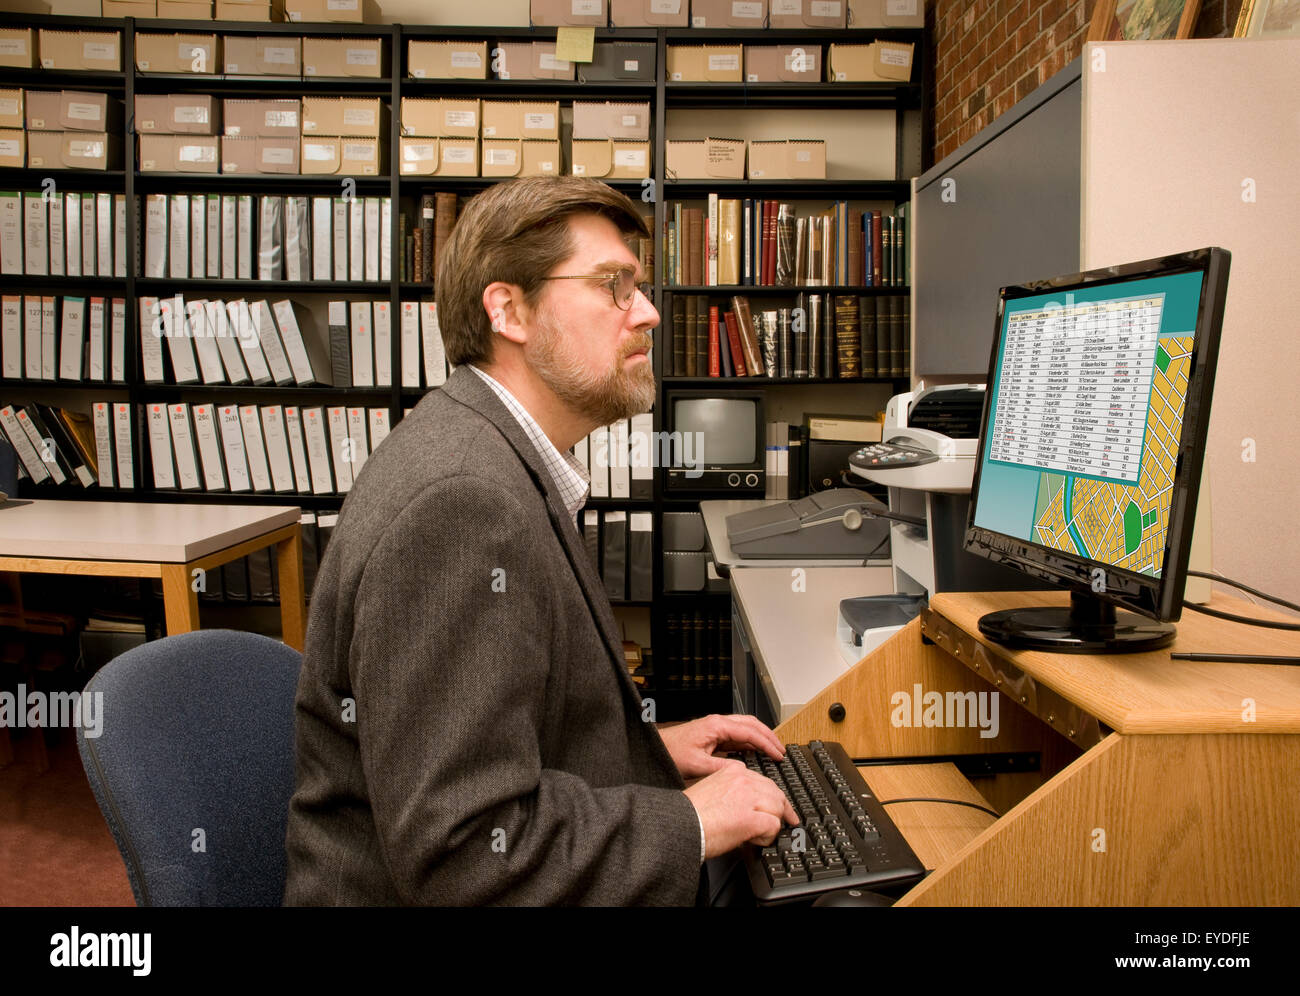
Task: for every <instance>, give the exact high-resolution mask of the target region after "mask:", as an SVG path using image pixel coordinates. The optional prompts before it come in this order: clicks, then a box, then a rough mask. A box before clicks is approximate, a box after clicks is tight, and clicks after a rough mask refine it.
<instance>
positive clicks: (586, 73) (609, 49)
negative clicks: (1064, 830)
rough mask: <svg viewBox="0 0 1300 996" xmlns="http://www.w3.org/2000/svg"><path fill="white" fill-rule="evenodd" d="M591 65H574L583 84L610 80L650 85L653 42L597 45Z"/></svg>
mask: <svg viewBox="0 0 1300 996" xmlns="http://www.w3.org/2000/svg"><path fill="white" fill-rule="evenodd" d="M591 54H592V59H591V62H580V63H578V65H577V70H578V79H579V80H581V81H582V82H584V83H604V82H608V81H610V80H638V81H641V82H647V83H648V82H652V81H653V80H654V78H655V44H654V42H622V41H619V42H596V45H595V47H594V48H593V49H592V53H591Z"/></svg>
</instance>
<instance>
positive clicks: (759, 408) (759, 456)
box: [664, 388, 767, 472]
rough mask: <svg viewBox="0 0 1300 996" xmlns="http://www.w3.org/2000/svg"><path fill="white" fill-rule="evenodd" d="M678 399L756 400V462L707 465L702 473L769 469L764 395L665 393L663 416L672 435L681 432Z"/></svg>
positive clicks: (754, 393) (674, 391) (724, 392)
mask: <svg viewBox="0 0 1300 996" xmlns="http://www.w3.org/2000/svg"><path fill="white" fill-rule="evenodd" d="M679 400H685V401H695V400H706V401H709V400H717V401H753V402H754V403H755V419H754V422H755V424H754V460H753V462H751V463H711V462H707V461H706V462H705V464H704V466H703V468H702V469H703V470H709V471H736V472H741V471H747V470H755V471H757V470H764V469H766V461H767V455H766V447H767V441H766V439H765V437H764V432H765V430H766V423H765V422H764V412H763V395H762V392H760V391H709V390H684V389H676V388H675V389H671V390H668V391H665V392H664V414H665V418H666V421H667V423H668V431H669V433H673V432H678V431H680V430H679V428H678V426H677V402H678V401H679Z"/></svg>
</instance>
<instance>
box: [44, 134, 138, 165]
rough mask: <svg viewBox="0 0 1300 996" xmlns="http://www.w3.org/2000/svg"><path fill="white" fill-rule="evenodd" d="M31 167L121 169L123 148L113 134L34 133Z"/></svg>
mask: <svg viewBox="0 0 1300 996" xmlns="http://www.w3.org/2000/svg"><path fill="white" fill-rule="evenodd" d="M27 165H28V166H32V167H35V168H37V169H49V168H54V169H58V168H60V167H63V168H66V169H88V170H104V169H121V168H122V145H121V142H120V141H119V139H118V137H117V135H115V134H113V133H112V132H94V131H31V132H28V133H27Z"/></svg>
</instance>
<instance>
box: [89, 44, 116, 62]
mask: <svg viewBox="0 0 1300 996" xmlns="http://www.w3.org/2000/svg"><path fill="white" fill-rule="evenodd" d="M81 57H82V58H83V59H93V60H95V61H97V62H104V61H106V60H112V61H114V62H116V61H117V42H84V43H83V44H82V46H81Z"/></svg>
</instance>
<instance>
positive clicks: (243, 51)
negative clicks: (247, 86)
mask: <svg viewBox="0 0 1300 996" xmlns="http://www.w3.org/2000/svg"><path fill="white" fill-rule="evenodd" d="M221 48H222V65H223V66H224V67H225V72H226V73H227V74H229V75H231V76H301V75H302V39H301V38H291V37H289V36H288V35H225V36H224V37H223V38H222V46H221Z"/></svg>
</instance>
